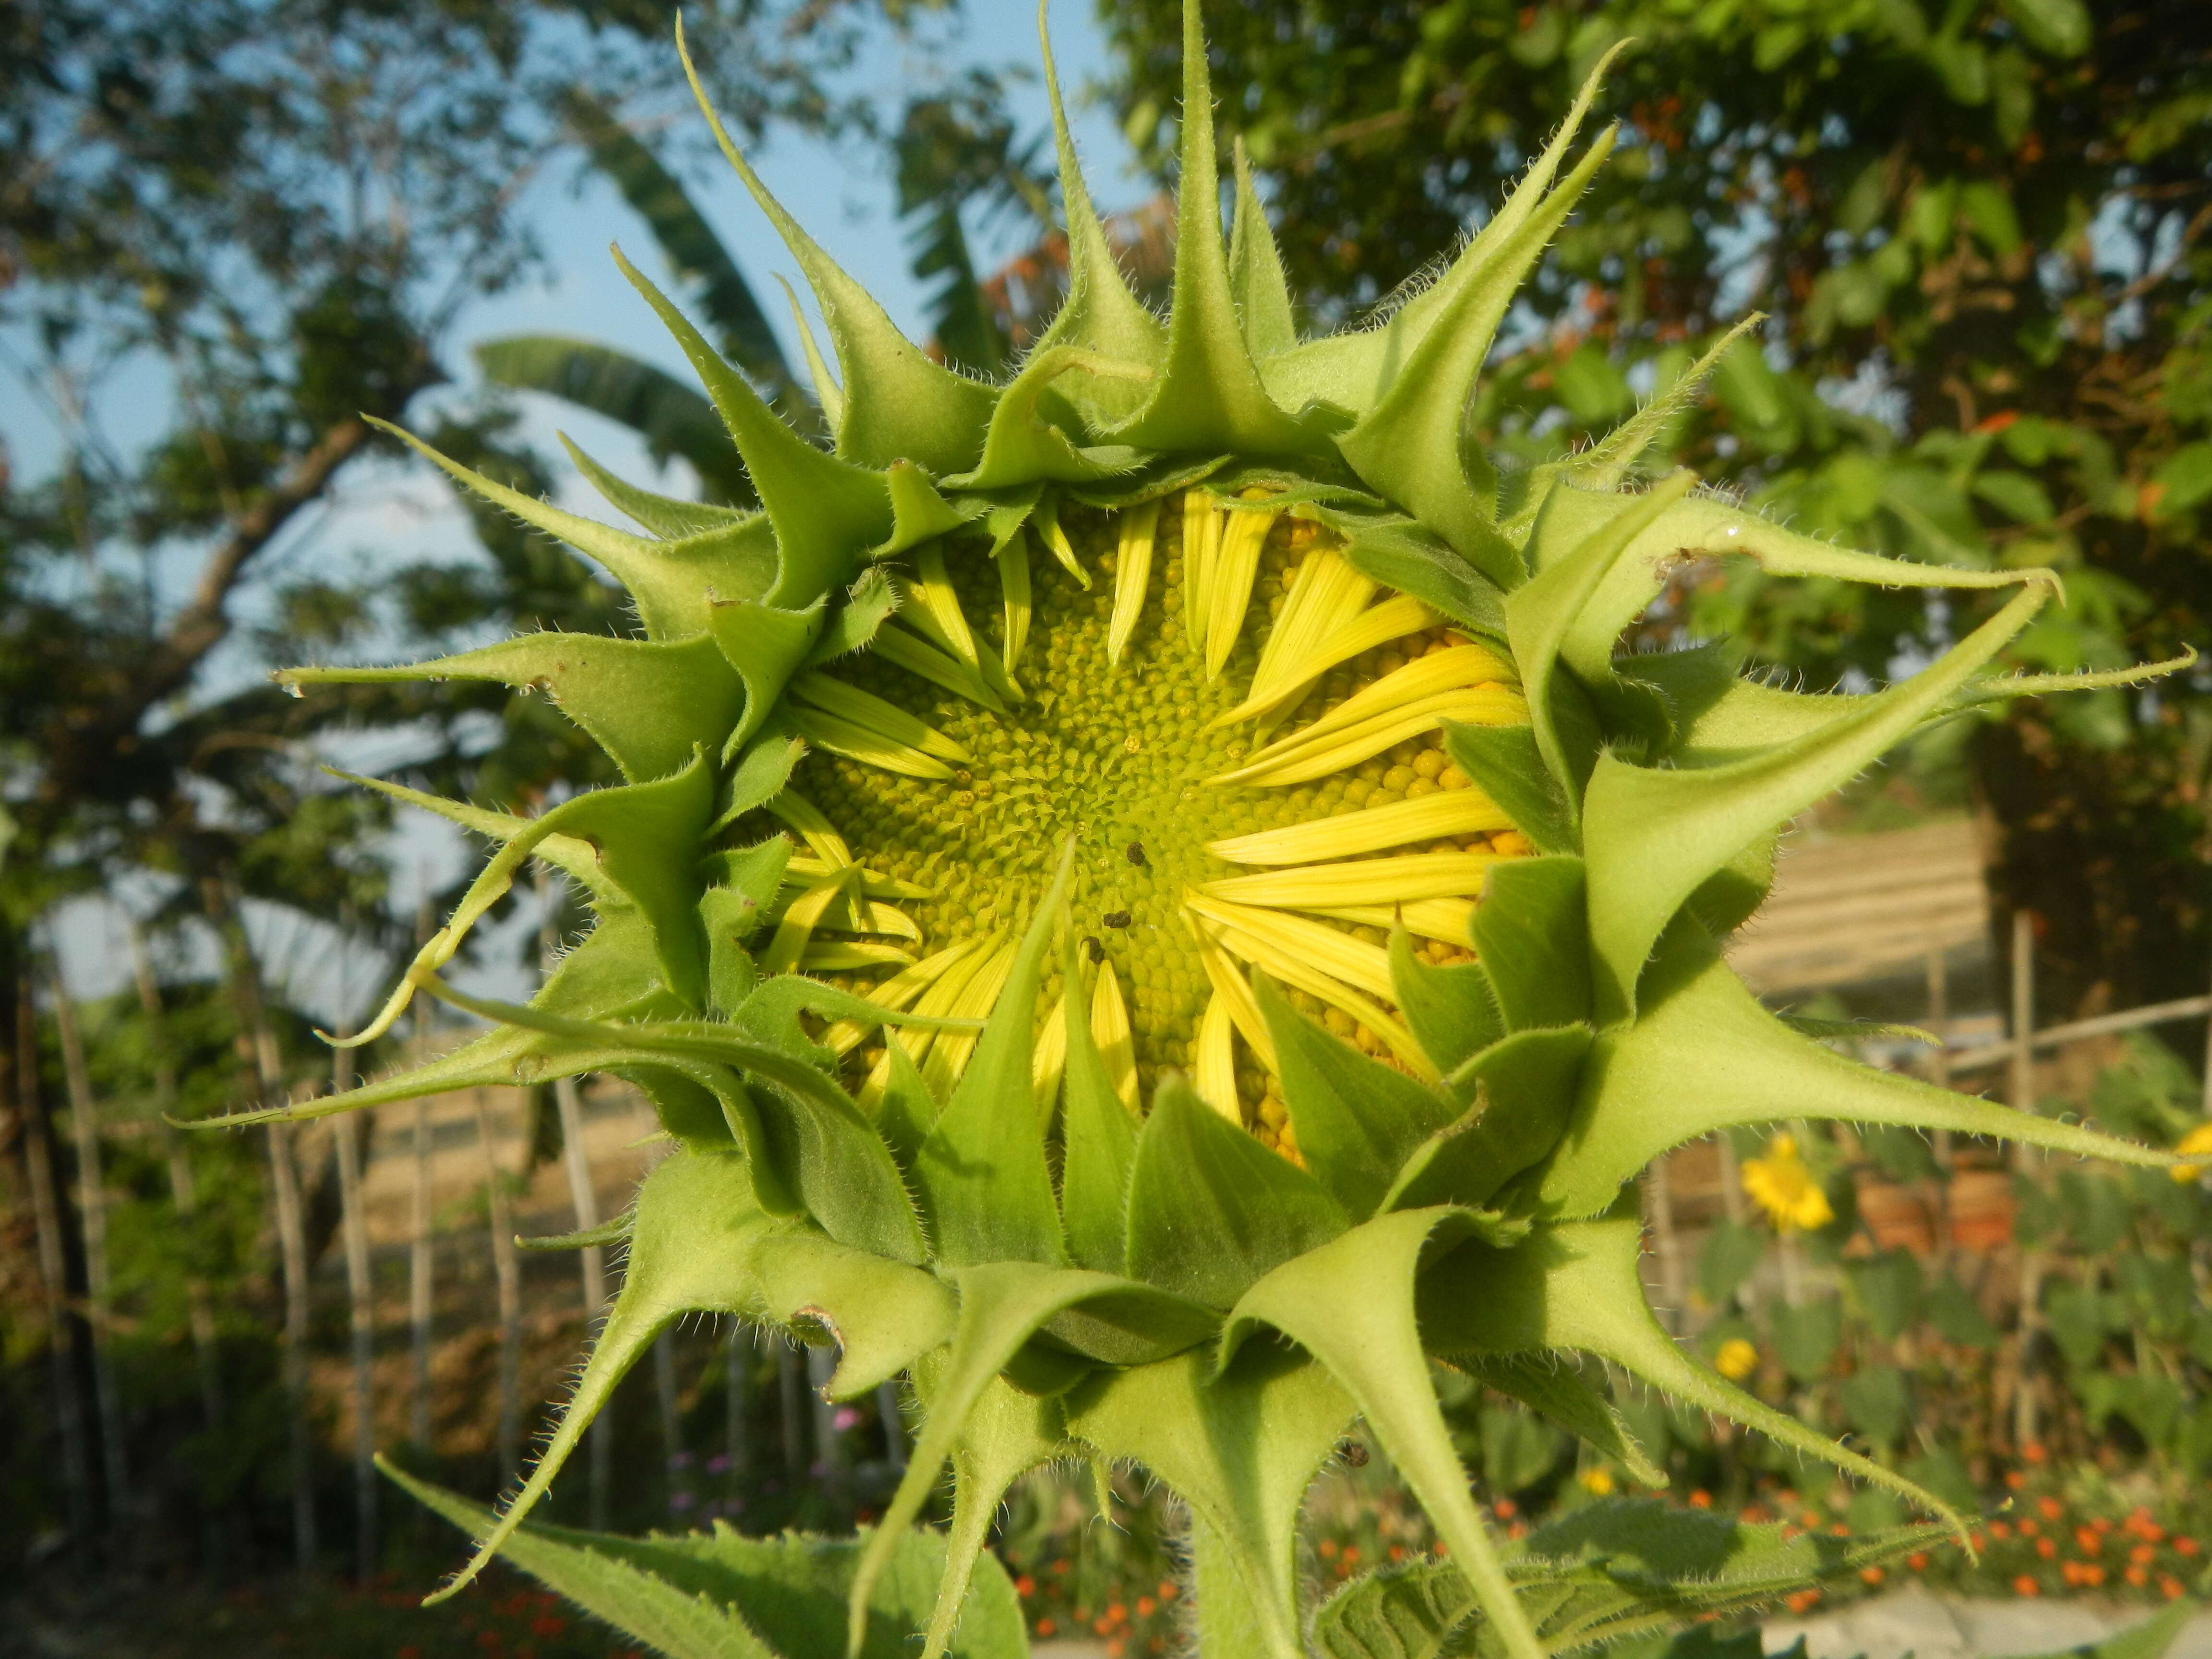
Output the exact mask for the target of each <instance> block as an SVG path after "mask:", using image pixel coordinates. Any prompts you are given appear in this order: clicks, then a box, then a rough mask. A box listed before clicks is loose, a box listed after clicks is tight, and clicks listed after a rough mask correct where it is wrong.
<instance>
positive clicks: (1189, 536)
mask: <svg viewBox="0 0 2212 1659" xmlns="http://www.w3.org/2000/svg"><path fill="white" fill-rule="evenodd" d="M1220 533H1221V515H1220V514H1219V513H1217V512H1215V511H1214V508H1213V496H1212V493H1211V492H1209V491H1207V490H1204V489H1186V490H1184V491H1183V492H1182V621H1183V629H1184V632H1185V633H1186V635H1188V637H1189V640H1190V648H1191V649H1192V650H1194V651H1203V650H1205V649H1206V615H1207V607H1208V606H1209V605H1212V603H1213V598H1212V596H1213V580H1212V576H1213V549H1214V539H1215V538H1216V537H1218V535H1219V534H1220Z"/></svg>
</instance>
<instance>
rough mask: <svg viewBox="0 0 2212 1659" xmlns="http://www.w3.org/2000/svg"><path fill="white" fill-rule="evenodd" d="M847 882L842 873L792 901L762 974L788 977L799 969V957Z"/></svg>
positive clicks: (763, 959) (763, 960) (763, 955)
mask: <svg viewBox="0 0 2212 1659" xmlns="http://www.w3.org/2000/svg"><path fill="white" fill-rule="evenodd" d="M846 879H847V878H846V876H845V873H844V872H842V871H839V872H837V873H836V874H835V875H829V876H824V877H823V878H821V879H820V880H819V881H817V882H816V883H815V884H813V885H812V886H811V887H809V888H808V889H807V890H805V892H803V893H801V894H800V895H799V896H798V897H797V898H795V899H793V900H792V902H791V903H790V904H789V906H788V907H787V908H786V909H785V910H784V913H783V919H782V920H781V921H779V922H777V923H776V925H775V938H773V939H770V940H769V945H768V949H767V950H766V951H763V952H762V953H761V972H763V974H787V973H789V972H790V971H791V970H792V969H793V968H795V967H796V966H798V964H799V955H800V953H801V952H802V951H805V949H806V945H807V941H808V940H809V939H811V938H812V937H813V934H814V930H815V928H816V927H817V926H818V925H819V924H820V922H821V921H822V916H823V912H824V911H826V910H827V909H829V907H830V905H831V904H832V903H834V902H836V900H838V899H840V898H842V897H843V896H844V893H845V883H846Z"/></svg>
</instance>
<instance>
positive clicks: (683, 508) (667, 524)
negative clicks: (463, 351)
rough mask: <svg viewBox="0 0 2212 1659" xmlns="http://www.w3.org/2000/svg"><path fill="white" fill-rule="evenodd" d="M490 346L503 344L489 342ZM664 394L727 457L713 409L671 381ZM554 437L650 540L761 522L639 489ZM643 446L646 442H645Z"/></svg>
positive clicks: (750, 511)
mask: <svg viewBox="0 0 2212 1659" xmlns="http://www.w3.org/2000/svg"><path fill="white" fill-rule="evenodd" d="M492 343H493V344H500V343H502V342H498V341H494V342H492ZM483 350H484V348H483V347H482V346H479V347H477V357H478V360H479V361H481V360H482V358H483ZM641 367H642V365H641ZM669 390H670V392H671V393H673V392H679V391H680V392H683V394H684V396H685V397H686V398H690V399H691V401H692V402H693V403H694V404H696V405H697V408H698V415H697V424H698V426H699V427H700V428H701V431H702V436H703V435H705V434H706V433H712V434H713V435H714V444H715V446H716V447H719V448H720V449H721V450H722V452H723V453H724V454H725V455H727V454H728V453H729V441H730V440H729V435H728V434H727V433H726V432H724V431H723V430H722V423H721V422H720V420H718V419H716V418H715V415H714V404H710V403H708V401H707V400H706V399H705V398H702V397H701V396H700V395H699V394H698V393H697V392H695V391H693V390H692V389H691V388H690V386H684V385H682V384H681V383H680V382H678V381H676V380H670V381H669ZM631 424H635V422H632V423H631ZM687 424H689V422H687ZM555 436H556V437H557V438H559V439H560V440H561V447H562V448H563V449H565V450H567V451H568V459H569V460H570V461H571V462H573V463H574V465H575V468H576V471H579V472H580V473H582V474H583V475H584V477H586V479H587V480H588V481H589V482H590V483H591V486H592V489H596V490H598V491H599V494H600V495H602V496H604V497H605V499H606V501H607V504H608V505H609V506H611V507H614V508H616V509H617V511H619V512H622V513H628V514H629V516H630V517H631V518H632V519H635V520H636V521H637V522H638V523H640V524H641V525H643V526H645V527H646V528H647V530H650V531H651V532H653V534H654V535H656V536H665V537H666V538H669V539H671V540H673V541H681V540H683V539H684V538H687V537H690V536H703V535H705V534H707V533H708V532H710V531H715V530H730V529H733V528H735V527H736V526H738V525H741V524H744V523H746V522H748V521H749V520H755V519H761V520H765V518H766V515H765V514H764V513H762V512H761V510H760V509H759V508H758V507H722V506H719V505H717V504H716V503H714V502H713V501H684V500H682V499H680V498H678V497H677V496H674V495H659V494H657V493H655V492H654V491H653V490H650V489H640V488H639V487H638V486H637V485H635V484H634V483H630V482H629V480H628V479H627V478H623V477H619V476H617V474H615V473H613V472H610V471H608V470H607V469H606V468H605V467H604V466H601V465H599V463H598V462H597V461H595V460H593V459H592V458H591V457H590V456H589V455H587V454H586V453H584V452H583V450H582V449H580V448H579V447H577V445H576V444H575V442H574V440H572V439H571V438H570V437H569V436H568V434H567V433H565V432H558V433H556V434H555ZM647 441H648V442H650V439H649V438H648V440H647ZM692 465H694V466H696V465H698V463H697V462H696V461H694V462H693V463H692ZM730 471H733V472H740V471H742V469H741V468H739V467H738V465H736V462H735V459H734V458H732V462H731V465H730ZM751 495H752V485H751V483H750V481H746V483H745V487H744V495H743V496H742V497H740V499H750V496H751Z"/></svg>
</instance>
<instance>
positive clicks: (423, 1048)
mask: <svg viewBox="0 0 2212 1659" xmlns="http://www.w3.org/2000/svg"><path fill="white" fill-rule="evenodd" d="M430 926H431V919H430V898H429V890H428V876H427V874H426V875H425V877H424V885H423V897H422V906H421V908H420V909H419V910H418V911H417V912H416V918H415V940H416V945H418V946H419V945H422V944H423V943H425V942H426V941H428V939H429V937H430ZM428 1001H429V999H428V998H427V997H417V998H416V1000H415V1018H414V1022H413V1026H414V1030H413V1036H414V1048H415V1063H416V1065H417V1066H420V1065H421V1064H422V1061H423V1060H424V1058H425V1057H426V1055H427V1054H428V1048H429V1043H430V1012H429V1008H428ZM411 1151H412V1152H413V1153H414V1167H413V1170H412V1173H413V1176H414V1180H413V1182H412V1183H411V1185H410V1188H409V1190H408V1201H407V1334H408V1350H409V1358H410V1362H411V1363H410V1368H409V1390H408V1398H407V1433H408V1437H409V1438H410V1440H412V1441H413V1442H414V1443H415V1444H416V1446H417V1447H418V1448H420V1449H421V1450H422V1455H424V1456H425V1457H427V1458H429V1459H431V1460H432V1461H433V1462H435V1459H436V1450H437V1449H436V1446H435V1441H434V1436H435V1429H434V1427H433V1426H432V1425H431V1421H430V1336H431V1313H432V1306H431V1291H432V1284H431V1275H432V1272H433V1270H434V1268H435V1265H436V1264H435V1261H434V1260H433V1259H432V1255H431V1248H432V1245H433V1243H434V1239H433V1237H432V1233H431V1228H432V1225H433V1224H434V1222H435V1217H434V1216H433V1215H432V1214H431V1211H430V1103H429V1102H428V1101H427V1100H424V1099H422V1098H420V1097H417V1099H416V1102H415V1139H414V1144H413V1146H412V1148H411Z"/></svg>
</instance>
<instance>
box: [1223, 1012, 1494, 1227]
mask: <svg viewBox="0 0 2212 1659" xmlns="http://www.w3.org/2000/svg"><path fill="white" fill-rule="evenodd" d="M1253 989H1254V992H1255V994H1256V995H1257V997H1258V998H1259V1002H1260V1012H1261V1016H1262V1017H1263V1018H1265V1019H1266V1020H1267V1031H1268V1035H1269V1036H1272V1037H1273V1039H1274V1043H1275V1060H1276V1063H1277V1065H1278V1066H1279V1075H1280V1076H1281V1079H1282V1085H1283V1099H1284V1101H1285V1103H1286V1104H1287V1105H1288V1106H1289V1107H1290V1110H1291V1129H1292V1130H1293V1132H1294V1133H1296V1135H1297V1144H1298V1150H1299V1152H1301V1153H1303V1154H1304V1157H1305V1160H1306V1164H1307V1167H1308V1168H1309V1169H1310V1170H1313V1172H1314V1173H1315V1175H1316V1176H1318V1177H1319V1179H1320V1181H1321V1183H1322V1186H1323V1187H1325V1188H1328V1192H1329V1194H1330V1196H1332V1197H1333V1198H1334V1199H1335V1200H1336V1201H1337V1202H1338V1203H1339V1204H1340V1205H1342V1206H1344V1210H1345V1212H1346V1214H1347V1215H1349V1216H1351V1217H1352V1219H1353V1220H1355V1221H1364V1220H1365V1219H1366V1218H1368V1217H1369V1216H1370V1215H1372V1214H1374V1213H1375V1210H1376V1206H1377V1205H1379V1204H1380V1203H1381V1202H1382V1201H1383V1194H1385V1193H1387V1192H1389V1189H1390V1183H1391V1179H1392V1177H1393V1176H1395V1175H1396V1174H1397V1173H1398V1170H1399V1168H1400V1166H1401V1165H1402V1164H1404V1163H1405V1161H1406V1159H1407V1158H1408V1157H1409V1156H1411V1155H1412V1153H1413V1150H1414V1149H1415V1148H1416V1147H1418V1146H1420V1144H1421V1143H1422V1142H1423V1141H1424V1140H1426V1139H1428V1138H1429V1137H1430V1136H1431V1135H1432V1134H1434V1133H1437V1131H1438V1130H1439V1129H1441V1128H1443V1127H1444V1126H1445V1125H1446V1124H1448V1123H1449V1122H1450V1121H1451V1120H1452V1117H1453V1115H1454V1114H1453V1111H1452V1108H1451V1104H1450V1103H1449V1102H1448V1101H1446V1100H1445V1099H1444V1098H1443V1097H1442V1096H1440V1095H1438V1094H1437V1092H1436V1091H1434V1090H1433V1089H1429V1088H1425V1087H1424V1086H1423V1085H1420V1084H1419V1083H1417V1082H1415V1081H1414V1080H1413V1079H1412V1078H1409V1077H1407V1075H1406V1074H1405V1073H1403V1072H1400V1071H1395V1070H1394V1069H1392V1068H1391V1067H1389V1066H1384V1065H1383V1064H1381V1063H1380V1062H1378V1061H1376V1060H1370V1059H1369V1058H1368V1057H1367V1056H1366V1055H1365V1054H1361V1053H1360V1052H1359V1050H1358V1049H1357V1048H1352V1046H1351V1045H1350V1044H1349V1043H1346V1042H1342V1041H1340V1040H1339V1039H1338V1038H1336V1037H1334V1036H1331V1035H1330V1034H1329V1033H1328V1032H1327V1031H1325V1030H1322V1028H1321V1027H1320V1026H1318V1025H1316V1024H1314V1023H1313V1022H1312V1021H1311V1020H1310V1019H1308V1018H1305V1017H1304V1015H1303V1014H1301V1013H1299V1012H1298V1011H1297V1009H1295V1008H1293V1007H1291V1005H1290V1004H1289V1003H1287V1002H1285V1000H1283V997H1282V994H1281V993H1280V992H1279V991H1277V990H1276V989H1275V986H1274V981H1272V980H1270V979H1269V978H1268V977H1267V975H1265V974H1255V975H1253Z"/></svg>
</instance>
